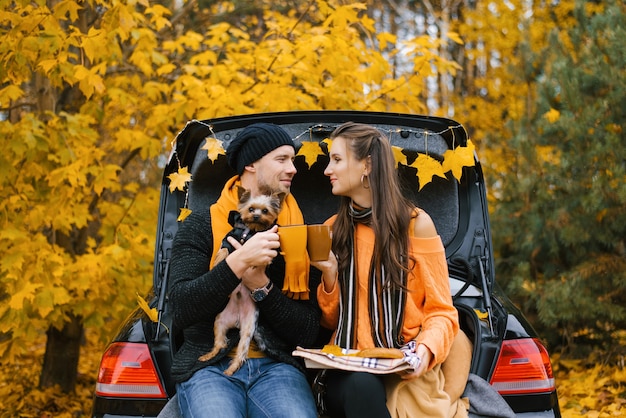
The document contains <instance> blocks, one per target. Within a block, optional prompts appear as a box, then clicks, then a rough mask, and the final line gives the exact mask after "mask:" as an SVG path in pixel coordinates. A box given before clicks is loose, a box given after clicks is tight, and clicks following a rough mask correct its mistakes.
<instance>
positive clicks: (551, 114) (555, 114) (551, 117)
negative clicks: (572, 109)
mask: <svg viewBox="0 0 626 418" xmlns="http://www.w3.org/2000/svg"><path fill="white" fill-rule="evenodd" d="M543 117H544V118H546V119H547V120H548V122H550V123H554V122H556V121H557V120H559V118H560V117H561V112H559V111H558V110H556V109H552V108H550V110H549V111H547V112H546V113H544V115H543Z"/></svg>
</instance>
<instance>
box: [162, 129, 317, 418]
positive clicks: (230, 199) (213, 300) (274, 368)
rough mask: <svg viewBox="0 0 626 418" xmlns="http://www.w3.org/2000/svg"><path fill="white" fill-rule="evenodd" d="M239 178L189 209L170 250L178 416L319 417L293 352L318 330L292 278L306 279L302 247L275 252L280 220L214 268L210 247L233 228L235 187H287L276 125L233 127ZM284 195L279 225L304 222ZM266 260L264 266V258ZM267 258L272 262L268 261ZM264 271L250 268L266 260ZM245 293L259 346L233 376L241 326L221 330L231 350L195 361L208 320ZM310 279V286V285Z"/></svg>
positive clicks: (291, 170) (206, 340) (282, 138)
mask: <svg viewBox="0 0 626 418" xmlns="http://www.w3.org/2000/svg"><path fill="white" fill-rule="evenodd" d="M226 156H227V158H228V163H229V165H230V166H231V167H232V168H233V169H234V170H235V171H236V173H237V176H235V177H233V178H231V179H230V180H229V181H228V182H227V183H226V185H225V187H224V189H223V190H222V193H221V195H220V198H219V199H218V201H217V202H216V203H215V204H214V205H212V206H211V208H210V209H209V210H206V211H194V212H193V213H192V214H191V215H190V216H189V217H188V218H187V219H186V220H185V221H184V222H183V223H182V224H181V225H180V229H179V231H178V233H177V235H176V239H175V241H174V245H173V248H172V259H171V265H170V280H171V287H170V303H171V307H172V312H173V317H174V323H173V325H174V326H175V327H176V328H177V329H179V330H182V331H183V336H184V342H183V344H182V346H181V348H180V350H179V351H178V352H177V353H176V354H175V356H174V362H173V365H172V375H173V377H174V379H175V380H176V382H177V386H176V387H177V394H178V401H179V406H180V410H181V413H182V414H183V416H193V417H195V418H197V417H220V418H224V417H246V416H247V417H274V418H275V417H285V418H287V417H289V418H291V417H299V418H300V417H312V418H313V417H316V416H317V411H316V407H315V402H314V400H313V396H312V393H311V390H310V385H309V383H308V382H307V380H306V377H305V374H304V371H303V369H302V366H301V364H300V363H299V362H298V361H297V360H296V359H294V358H293V357H292V356H291V352H292V350H293V349H294V348H295V347H296V346H297V345H301V346H311V345H312V344H313V343H314V341H315V339H316V337H317V334H318V331H319V320H320V311H319V308H318V307H317V306H316V304H314V303H313V302H312V301H310V300H309V298H308V292H302V289H301V288H300V289H298V288H297V286H295V285H293V283H302V279H303V278H304V279H305V280H308V277H307V276H308V274H309V265H308V261H307V258H306V254H301V255H299V254H295V255H291V254H290V257H288V261H287V262H286V261H285V259H284V258H283V257H282V255H280V254H279V251H278V249H279V241H278V233H277V227H276V226H274V227H273V228H272V229H270V230H268V231H266V232H259V233H256V234H255V235H254V236H253V237H252V238H250V239H249V240H248V241H247V242H245V243H244V244H243V245H239V244H238V243H237V242H236V241H234V240H233V241H231V244H233V246H234V248H236V249H235V251H233V252H231V253H230V254H229V255H228V256H227V257H226V259H225V260H224V261H222V262H220V263H218V264H217V265H213V259H214V256H215V253H216V252H217V250H218V249H219V247H220V243H221V241H222V239H223V238H224V236H225V235H226V234H227V233H228V231H230V229H231V226H230V225H229V224H228V214H229V212H230V211H232V210H236V209H237V201H238V193H237V187H238V186H241V187H243V188H245V189H247V190H250V191H251V193H252V195H256V194H259V193H260V190H262V189H264V188H267V187H269V188H270V189H271V190H274V191H282V192H286V193H289V191H290V187H291V181H292V179H293V177H294V175H295V174H296V168H295V166H294V163H293V160H294V157H295V148H294V144H293V141H292V139H291V138H290V137H289V135H288V134H287V132H286V131H285V130H283V129H282V128H280V127H279V126H276V125H272V124H266V123H258V124H254V125H250V126H248V127H247V128H245V129H243V130H242V131H240V133H239V134H238V135H237V136H236V138H235V139H234V140H233V141H232V142H231V143H230V144H229V145H228V148H227V150H226ZM303 223H304V219H303V217H302V213H301V211H300V209H299V207H298V205H297V203H296V201H295V199H294V198H293V196H291V195H290V194H288V195H287V197H286V198H285V200H284V202H283V206H282V208H281V212H280V214H279V217H278V224H279V225H290V224H303ZM270 262H271V263H270ZM268 264H269V265H268ZM265 265H268V267H267V268H256V267H257V266H265ZM240 283H243V284H244V286H245V287H246V288H247V289H248V290H249V291H250V292H251V293H252V296H253V299H254V300H255V302H256V304H257V307H258V310H259V317H258V329H259V330H260V331H261V333H262V334H263V341H264V345H265V346H266V347H264V349H260V348H259V347H258V346H256V345H255V344H254V343H253V345H252V346H251V348H250V351H249V355H248V357H249V358H248V360H247V361H246V362H245V363H244V364H243V366H242V367H241V368H240V369H239V370H238V371H237V372H235V373H234V374H233V375H232V376H227V375H225V374H224V373H223V372H224V370H225V369H226V368H228V365H229V363H230V358H229V356H228V355H229V352H230V351H231V350H232V348H233V347H235V346H236V345H237V342H238V339H239V332H238V330H236V329H231V330H230V331H229V333H228V337H229V347H228V349H226V350H223V351H222V352H220V354H218V355H217V356H216V357H215V358H213V359H211V360H209V361H207V362H202V361H199V360H198V358H199V357H200V356H202V355H203V354H206V353H207V352H209V351H210V350H211V348H212V346H213V323H214V321H215V317H216V316H217V315H218V314H219V313H220V311H221V310H222V309H223V308H224V307H225V306H226V303H227V301H228V297H229V295H230V294H231V292H232V291H233V290H234V289H235V288H236V287H237V286H238V285H239V284H240ZM316 284H317V283H312V282H311V283H310V287H309V288H310V290H311V291H312V292H314V291H315V288H316Z"/></svg>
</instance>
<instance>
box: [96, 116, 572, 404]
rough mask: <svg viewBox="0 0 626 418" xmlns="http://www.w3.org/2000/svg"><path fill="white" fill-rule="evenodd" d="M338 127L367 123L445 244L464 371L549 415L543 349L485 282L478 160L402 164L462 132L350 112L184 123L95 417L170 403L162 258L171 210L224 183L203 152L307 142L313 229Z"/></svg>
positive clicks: (303, 179) (327, 207)
mask: <svg viewBox="0 0 626 418" xmlns="http://www.w3.org/2000/svg"><path fill="white" fill-rule="evenodd" d="M346 121H353V122H362V123H367V124H370V125H373V126H376V127H377V128H378V129H380V130H381V131H383V132H385V133H387V134H388V136H389V138H390V140H391V142H392V144H393V145H394V146H396V147H399V149H402V153H403V155H404V156H406V158H407V160H406V164H399V165H398V170H399V174H400V176H401V178H402V180H403V185H404V186H405V189H406V193H408V195H409V196H410V198H411V199H413V200H414V201H415V202H416V203H417V204H418V205H419V206H420V207H421V208H423V209H424V210H426V212H427V213H429V214H430V216H431V217H432V219H433V221H434V222H435V225H436V227H437V230H438V231H439V234H440V236H441V238H442V240H443V242H444V245H445V247H446V256H447V260H448V265H449V273H450V285H451V290H452V296H453V300H454V304H455V306H456V308H457V310H458V312H459V319H460V324H461V328H462V330H463V331H464V332H465V333H466V334H467V335H468V336H469V338H470V339H471V340H472V341H473V343H474V346H473V356H472V363H471V373H472V374H475V375H478V376H480V377H481V378H483V379H484V380H486V381H487V382H489V383H490V384H491V385H492V387H493V388H495V389H496V390H497V391H498V392H499V393H500V394H501V395H502V397H503V398H504V399H505V400H506V402H507V403H508V404H509V405H510V406H511V407H512V409H513V410H514V411H515V412H516V414H517V416H520V417H531V416H532V417H560V410H559V405H558V399H557V393H556V387H555V381H554V376H553V374H552V367H551V365H550V358H549V355H548V351H547V350H546V348H545V347H544V345H543V344H542V343H541V342H540V340H539V339H538V337H537V334H536V333H535V331H534V330H533V328H532V326H531V325H530V324H529V323H528V321H527V320H526V319H525V318H524V316H523V315H522V314H521V312H520V311H519V310H518V309H517V308H516V307H515V306H514V305H513V304H512V303H511V301H510V300H509V299H508V298H507V297H506V295H504V293H503V292H502V291H501V289H500V288H499V287H498V285H497V283H496V280H495V279H496V272H495V271H494V259H493V245H492V242H491V233H490V229H489V228H490V225H489V212H488V210H487V199H486V191H485V180H484V177H483V172H482V169H481V166H480V163H479V161H478V159H477V158H476V157H475V155H474V153H472V155H471V157H470V160H471V159H473V160H474V161H473V165H471V164H466V165H467V166H466V167H464V168H463V169H462V176H459V175H458V173H457V176H456V177H460V180H457V178H456V177H454V176H452V175H451V173H450V172H448V173H446V175H447V177H446V178H443V177H441V176H438V175H434V176H433V177H432V181H430V182H428V183H427V184H425V185H423V187H422V188H421V189H420V184H419V178H418V176H417V170H416V168H414V167H411V166H410V164H411V163H412V162H413V161H415V159H416V158H417V156H418V155H428V156H429V157H431V158H434V159H435V160H439V161H442V160H443V156H444V154H445V153H446V151H449V150H457V149H458V147H465V146H467V143H468V138H467V133H466V131H465V129H464V128H463V127H462V125H460V124H459V123H457V122H455V121H453V120H449V119H444V118H437V117H428V116H419V115H407V114H396V113H378V112H361V111H298V112H280V113H264V114H253V115H244V116H236V117H225V118H219V119H213V120H204V121H198V120H193V121H190V122H189V123H188V124H187V125H186V126H185V128H184V129H183V130H182V131H181V132H180V133H179V134H178V136H177V138H176V143H175V146H174V149H173V152H172V154H171V156H170V158H169V162H168V164H167V166H166V168H165V172H164V174H163V181H162V185H161V199H160V207H159V217H158V229H157V239H156V248H155V254H154V279H153V288H152V290H151V292H150V294H149V295H148V298H147V300H148V302H149V304H150V307H151V308H152V312H151V313H153V315H152V317H153V319H150V315H148V314H147V313H146V310H145V309H141V308H138V309H137V310H136V311H135V312H134V313H133V314H132V315H131V316H130V317H129V318H128V319H127V320H126V321H125V322H124V324H123V326H122V327H121V329H120V331H119V333H118V335H117V336H116V337H115V340H114V341H113V342H111V344H110V345H109V347H108V348H107V350H106V352H105V353H104V355H103V357H102V361H101V365H100V371H99V374H98V380H97V385H96V390H95V397H94V404H93V414H92V415H93V416H94V417H122V416H124V417H132V416H144V417H149V416H152V417H156V416H157V415H158V414H159V412H160V411H161V410H162V409H163V408H164V407H165V405H166V403H167V402H168V400H169V399H170V398H172V397H173V396H174V395H175V391H176V389H175V386H174V383H173V382H172V379H171V377H170V374H169V370H170V365H171V361H172V355H173V353H174V352H175V351H176V349H177V347H179V346H180V343H181V341H180V338H181V335H180V333H179V332H177V330H176V329H172V326H171V317H170V314H169V309H168V262H169V258H170V253H171V248H172V242H173V239H174V236H175V234H176V231H177V229H178V225H179V222H180V221H179V220H178V218H179V215H180V214H181V208H187V209H190V210H192V211H193V210H195V209H196V208H200V207H206V206H208V205H210V204H211V203H212V202H214V201H215V200H216V199H217V197H218V196H219V194H220V192H221V190H222V187H223V185H224V183H225V181H226V180H227V179H228V178H230V177H231V176H232V175H234V172H233V171H232V170H231V169H230V168H229V167H228V165H227V163H226V158H225V156H224V155H223V154H219V153H213V155H209V152H210V151H211V147H209V146H207V147H205V144H208V145H215V144H219V143H218V142H216V140H218V141H222V142H221V145H222V146H223V148H224V149H225V148H227V145H228V143H229V142H230V141H231V140H232V139H233V138H234V137H235V135H236V134H237V132H238V131H239V130H240V129H242V128H244V127H245V126H247V125H249V124H251V123H256V122H270V123H275V124H278V125H281V126H282V127H283V128H284V129H285V130H287V132H288V133H289V134H290V136H291V137H292V138H294V141H295V142H296V145H300V144H307V143H309V144H307V147H302V150H310V149H311V147H310V145H311V144H310V143H311V142H312V143H316V144H315V145H318V146H319V150H320V151H319V153H318V155H315V153H310V152H307V153H305V155H300V154H298V156H297V157H296V161H295V163H296V167H297V169H298V174H297V175H296V177H295V179H294V181H293V183H292V193H293V195H294V196H295V197H296V199H297V201H298V202H299V204H300V207H301V209H302V211H303V213H304V217H305V222H306V223H307V224H310V223H320V222H323V221H325V220H326V219H327V218H328V217H330V216H331V215H332V214H334V212H335V210H336V208H337V201H336V197H334V196H333V195H332V194H331V192H330V183H329V181H328V179H327V178H326V177H325V176H324V174H323V171H324V168H325V167H326V164H327V162H328V157H327V155H326V154H325V153H324V151H325V150H326V143H325V142H323V141H324V139H326V138H328V136H329V135H330V133H331V132H332V131H333V130H334V128H335V127H337V126H338V125H340V124H341V123H343V122H346ZM207 148H209V149H207ZM313 149H315V147H313ZM461 149H462V148H461ZM213 150H214V149H213ZM209 156H210V158H209ZM183 167H187V169H188V171H189V172H190V173H191V174H192V181H190V182H189V183H188V185H187V187H185V188H184V190H180V189H176V190H174V191H170V187H169V186H170V181H171V180H170V175H171V174H173V173H177V172H178V170H179V169H180V168H183ZM428 180H430V179H428ZM424 183H426V182H424ZM148 312H150V310H148ZM155 312H156V316H157V317H156V318H155V315H154V314H155ZM154 319H156V321H155V320H154ZM170 406H171V404H170Z"/></svg>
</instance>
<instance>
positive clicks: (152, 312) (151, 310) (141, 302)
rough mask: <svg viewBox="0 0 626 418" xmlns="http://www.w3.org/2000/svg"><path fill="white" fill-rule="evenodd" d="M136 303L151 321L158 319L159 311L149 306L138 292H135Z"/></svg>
mask: <svg viewBox="0 0 626 418" xmlns="http://www.w3.org/2000/svg"><path fill="white" fill-rule="evenodd" d="M137 303H138V304H139V307H140V308H141V309H142V310H143V311H144V312H145V313H146V315H148V318H150V320H151V321H152V322H158V321H159V313H158V312H157V309H156V308H151V307H150V305H148V302H146V300H145V299H144V298H142V297H141V295H139V293H137Z"/></svg>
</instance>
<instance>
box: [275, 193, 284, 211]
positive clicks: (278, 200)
mask: <svg viewBox="0 0 626 418" xmlns="http://www.w3.org/2000/svg"><path fill="white" fill-rule="evenodd" d="M286 197H287V193H285V192H275V193H272V200H273V201H276V203H277V206H276V207H277V209H278V210H280V207H281V206H282V205H283V201H284V200H285V198H286Z"/></svg>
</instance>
